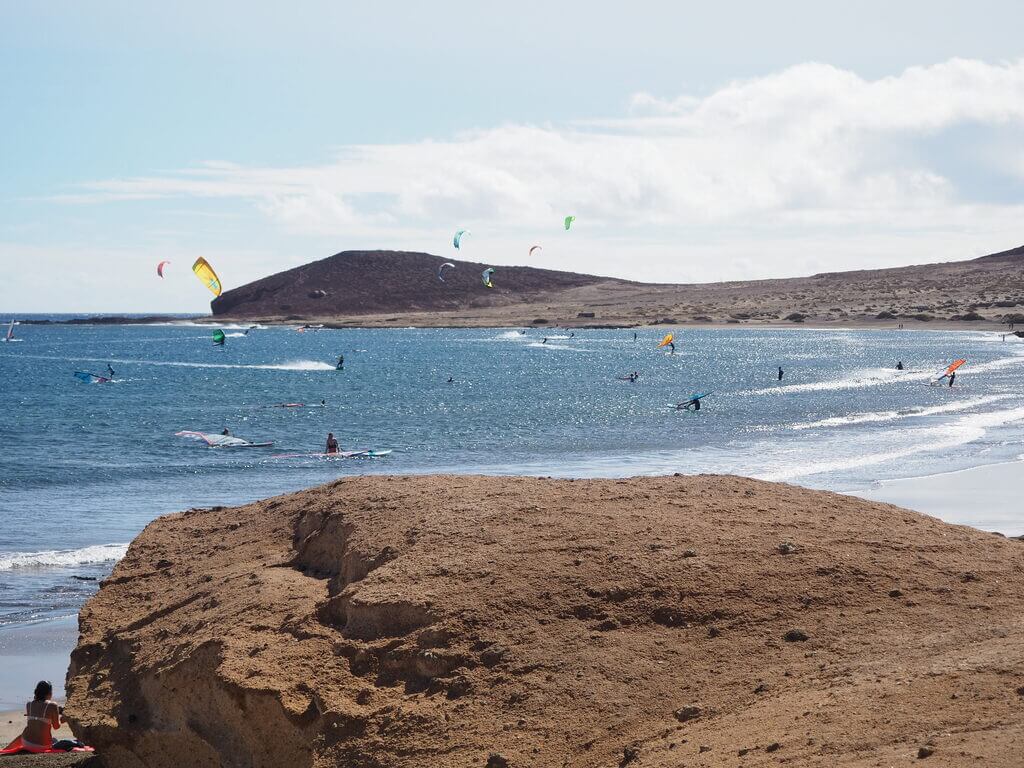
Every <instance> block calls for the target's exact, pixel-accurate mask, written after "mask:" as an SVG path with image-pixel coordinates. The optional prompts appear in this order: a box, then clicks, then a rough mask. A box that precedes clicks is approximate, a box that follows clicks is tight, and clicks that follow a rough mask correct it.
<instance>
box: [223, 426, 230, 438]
mask: <svg viewBox="0 0 1024 768" xmlns="http://www.w3.org/2000/svg"><path fill="white" fill-rule="evenodd" d="M221 434H222V435H224V436H225V437H231V430H229V429H228V428H227V427H224V431H223V432H221Z"/></svg>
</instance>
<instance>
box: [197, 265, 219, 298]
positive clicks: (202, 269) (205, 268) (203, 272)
mask: <svg viewBox="0 0 1024 768" xmlns="http://www.w3.org/2000/svg"><path fill="white" fill-rule="evenodd" d="M192 271H193V272H195V273H196V277H198V278H199V279H200V280H202V281H203V285H205V286H206V287H207V288H209V289H210V291H212V292H213V295H214V296H220V293H221V291H222V290H224V289H223V288H222V287H221V284H220V278H219V277H217V273H216V272H214V271H213V267H211V266H210V262H208V261H207V260H206V259H204V258H203V257H202V256H200V257H199V258H198V259H196V263H195V264H193V265H192Z"/></svg>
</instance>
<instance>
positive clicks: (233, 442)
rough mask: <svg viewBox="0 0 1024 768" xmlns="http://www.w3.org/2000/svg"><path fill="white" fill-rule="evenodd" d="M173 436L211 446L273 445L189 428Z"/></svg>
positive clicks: (245, 446)
mask: <svg viewBox="0 0 1024 768" xmlns="http://www.w3.org/2000/svg"><path fill="white" fill-rule="evenodd" d="M174 436H175V437H188V438H191V439H192V440H200V441H202V442H204V443H206V444H207V445H208V446H210V447H211V448H269V447H270V446H272V445H273V443H253V442H250V441H248V440H243V439H242V438H240V437H232V436H231V435H211V434H207V433H206V432H195V431H193V430H191V429H185V430H182V431H181V432H175V433H174Z"/></svg>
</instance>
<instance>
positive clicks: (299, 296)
mask: <svg viewBox="0 0 1024 768" xmlns="http://www.w3.org/2000/svg"><path fill="white" fill-rule="evenodd" d="M445 262H448V263H450V264H454V265H455V268H454V269H445V274H444V281H442V280H440V279H438V277H437V272H438V269H439V268H440V266H441V265H442V264H444V263H445ZM488 266H489V265H487V264H479V263H477V262H473V261H453V260H451V259H442V258H441V257H440V256H431V255H430V254H428V253H411V252H408V251H343V252H341V253H336V254H335V255H334V256H330V257H328V258H326V259H321V260H320V261H314V262H313V263H311V264H305V265H303V266H301V267H295V268H294V269H289V270H288V271H287V272H280V273H278V274H276V275H271V276H270V277H264V278H263V279H261V280H257V281H255V282H252V283H249V284H248V285H244V286H242V287H241V288H234V289H232V290H230V291H225V292H224V293H223V294H222V295H221V296H219V297H217V298H216V299H214V301H213V303H212V305H211V306H212V308H213V313H214V315H231V316H233V317H264V316H288V315H291V316H294V317H324V316H337V315H358V314H370V313H375V312H423V311H444V310H457V309H464V308H466V307H500V306H507V305H509V304H516V303H522V302H524V301H529V300H531V299H536V298H538V297H540V296H543V295H545V294H547V293H556V292H560V291H564V290H566V289H568V288H578V287H580V286H585V285H594V284H596V283H613V284H621V285H628V283H626V282H625V281H622V280H612V279H610V278H605V277H595V276H594V275H580V274H577V273H575V272H558V271H556V270H552V269H535V268H533V267H496V269H497V272H496V273H495V275H494V279H493V280H492V284H493V285H494V287H493V288H487V287H486V286H485V285H484V283H483V278H482V273H483V271H484V269H486V268H487V267H488Z"/></svg>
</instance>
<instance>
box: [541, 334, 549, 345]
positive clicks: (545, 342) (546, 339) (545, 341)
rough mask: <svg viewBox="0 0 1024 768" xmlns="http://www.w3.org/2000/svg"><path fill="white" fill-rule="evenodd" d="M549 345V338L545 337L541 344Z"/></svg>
mask: <svg viewBox="0 0 1024 768" xmlns="http://www.w3.org/2000/svg"><path fill="white" fill-rule="evenodd" d="M547 343H548V337H547V336H545V337H544V341H542V342H541V344H547Z"/></svg>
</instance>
